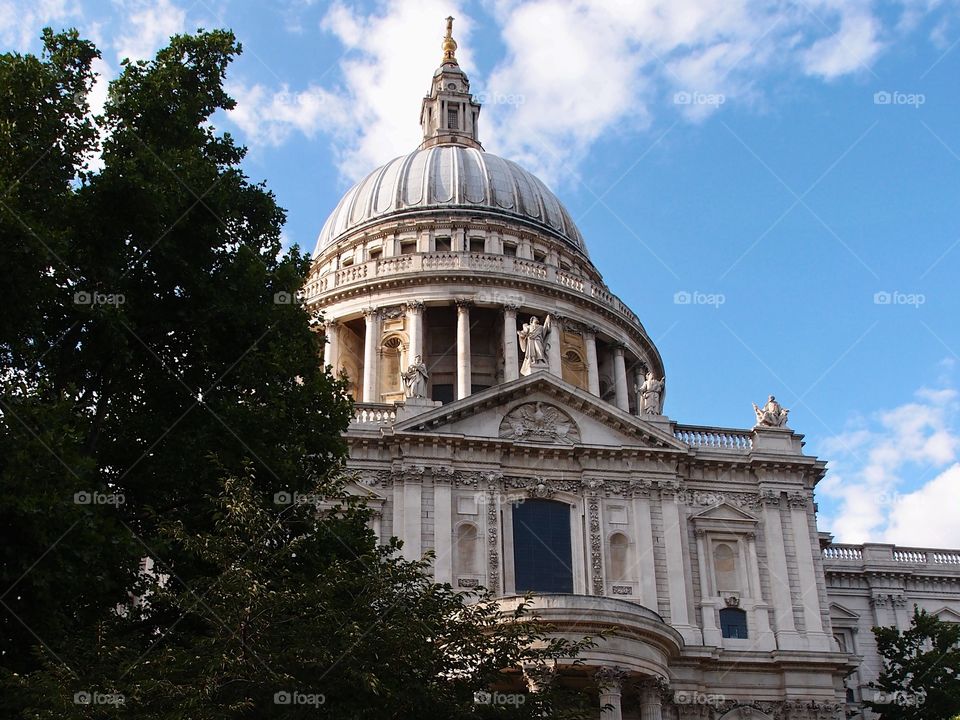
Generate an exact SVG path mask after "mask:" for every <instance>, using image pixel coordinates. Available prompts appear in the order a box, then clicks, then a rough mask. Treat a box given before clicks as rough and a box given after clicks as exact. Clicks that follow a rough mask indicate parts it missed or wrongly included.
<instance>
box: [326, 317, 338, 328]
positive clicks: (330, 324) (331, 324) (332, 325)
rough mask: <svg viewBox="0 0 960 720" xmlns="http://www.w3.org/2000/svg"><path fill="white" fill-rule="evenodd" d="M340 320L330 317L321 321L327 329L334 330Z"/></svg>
mask: <svg viewBox="0 0 960 720" xmlns="http://www.w3.org/2000/svg"><path fill="white" fill-rule="evenodd" d="M339 325H340V321H339V320H337V319H336V318H330V319H329V320H324V321H323V327H324V328H325V329H327V330H334V329H336V328H337V327H339Z"/></svg>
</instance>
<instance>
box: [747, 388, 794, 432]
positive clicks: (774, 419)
mask: <svg viewBox="0 0 960 720" xmlns="http://www.w3.org/2000/svg"><path fill="white" fill-rule="evenodd" d="M753 411H754V412H755V413H756V415H757V424H756V427H775V428H780V427H786V425H787V415H788V414H789V413H790V411H789V410H787V409H786V408H785V407H783V406H782V405H781V404H780V403H778V402H777V399H776V398H775V397H774V396H773V395H771V396H770V397H768V398H767V403H766V405H764V406H763V407H757V404H756V403H754V404H753Z"/></svg>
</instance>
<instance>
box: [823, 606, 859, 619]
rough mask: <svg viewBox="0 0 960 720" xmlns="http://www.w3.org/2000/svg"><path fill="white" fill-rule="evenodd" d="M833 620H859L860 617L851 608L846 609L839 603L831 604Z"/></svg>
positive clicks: (831, 617)
mask: <svg viewBox="0 0 960 720" xmlns="http://www.w3.org/2000/svg"><path fill="white" fill-rule="evenodd" d="M830 619H831V620H834V621H836V620H859V619H860V616H859V615H858V614H857V613H855V612H854V611H853V610H850V609H849V608H845V607H844V606H843V605H840V604H838V603H830Z"/></svg>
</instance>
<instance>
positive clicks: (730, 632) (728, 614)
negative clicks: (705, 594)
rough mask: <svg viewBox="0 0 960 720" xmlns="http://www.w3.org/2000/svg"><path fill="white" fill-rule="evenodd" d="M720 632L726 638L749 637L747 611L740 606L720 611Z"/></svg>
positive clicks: (743, 638) (744, 638) (741, 638)
mask: <svg viewBox="0 0 960 720" xmlns="http://www.w3.org/2000/svg"><path fill="white" fill-rule="evenodd" d="M720 634H721V635H723V637H725V638H739V639H740V640H746V639H747V613H745V612H744V611H743V610H740V609H739V608H724V609H723V610H721V611H720Z"/></svg>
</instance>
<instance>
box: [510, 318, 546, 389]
mask: <svg viewBox="0 0 960 720" xmlns="http://www.w3.org/2000/svg"><path fill="white" fill-rule="evenodd" d="M550 327H551V322H550V316H549V315H547V317H546V318H544V321H543V325H541V324H540V321H539V320H538V319H537V318H536V317H535V316H534V317H531V318H530V322H528V323H524V324H523V327H522V328H521V329H520V330H519V331H518V332H517V335H518V336H519V337H520V349H521V350H522V351H523V364H522V365H521V366H520V374H521V375H529V374H530V373H533V372H536V371H537V370H547V369H548V368H549V363H547V338H548V337H549V336H550Z"/></svg>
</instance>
